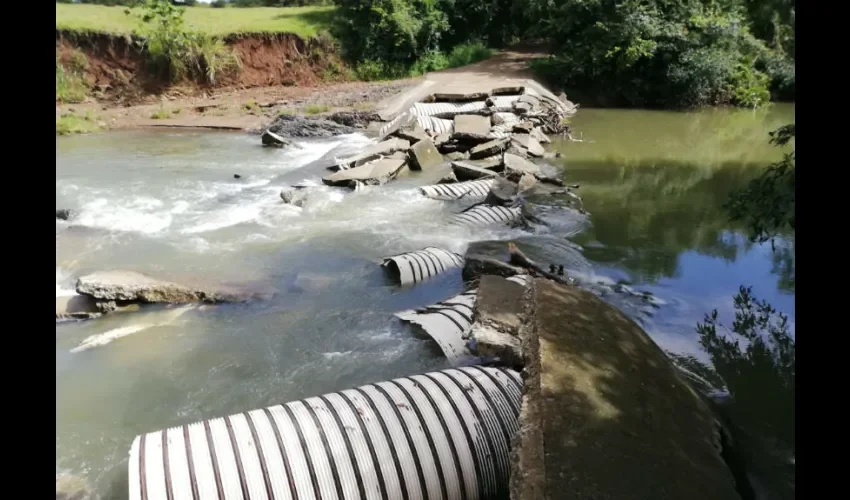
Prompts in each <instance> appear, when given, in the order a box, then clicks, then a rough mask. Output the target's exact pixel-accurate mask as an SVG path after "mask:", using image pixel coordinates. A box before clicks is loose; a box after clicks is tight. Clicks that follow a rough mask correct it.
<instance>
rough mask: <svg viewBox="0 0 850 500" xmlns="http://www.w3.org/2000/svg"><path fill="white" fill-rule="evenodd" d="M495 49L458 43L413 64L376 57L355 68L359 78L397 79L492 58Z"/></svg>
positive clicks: (376, 79) (475, 44) (476, 43)
mask: <svg viewBox="0 0 850 500" xmlns="http://www.w3.org/2000/svg"><path fill="white" fill-rule="evenodd" d="M492 55H493V51H492V50H491V49H488V48H487V47H485V46H484V45H482V44H481V43H480V42H475V43H465V44H461V45H458V46H457V47H455V48H454V49H452V51H451V52H450V53H449V54H448V55H446V54H444V53H442V52H440V51H433V52H429V53H427V54H425V55H424V56H423V57H421V58H419V59H417V60H416V61H414V62H413V63H412V64H404V63H398V62H396V63H391V62H385V61H379V60H375V59H366V60H365V61H362V62H360V63H359V64H357V66H356V67H355V70H354V74H355V76H356V77H357V78H358V79H359V80H365V81H378V80H395V79H399V78H410V77H414V76H420V75H424V74H425V73H428V72H431V71H440V70H441V69H449V68H457V67H459V66H466V65H467V64H473V63H476V62H479V61H483V60H485V59H488V58H490V56H492Z"/></svg>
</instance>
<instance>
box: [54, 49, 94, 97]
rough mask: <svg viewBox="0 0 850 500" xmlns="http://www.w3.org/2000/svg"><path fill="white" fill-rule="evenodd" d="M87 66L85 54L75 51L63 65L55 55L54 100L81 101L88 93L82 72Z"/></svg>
mask: <svg viewBox="0 0 850 500" xmlns="http://www.w3.org/2000/svg"><path fill="white" fill-rule="evenodd" d="M87 66H88V60H87V59H86V56H85V54H83V53H82V52H79V51H76V52H74V53H73V54H72V55H71V57H70V62H69V64H68V66H67V67H66V66H64V65H63V64H62V62H61V61H60V60H59V56H58V55H57V56H56V102H61V103H78V102H83V100H85V98H86V94H87V93H88V85H86V82H85V80H84V79H83V72H84V71H85V69H86V67H87Z"/></svg>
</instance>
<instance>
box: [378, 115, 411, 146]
mask: <svg viewBox="0 0 850 500" xmlns="http://www.w3.org/2000/svg"><path fill="white" fill-rule="evenodd" d="M416 123H417V120H416V116H414V115H413V113H410V112H409V111H406V112H404V113H402V114H400V115H398V116H396V117H395V118H393V119H392V120H390V121H389V122H387V123H381V124H380V126H379V128H378V130H377V131H376V132H375V134H376V135H377V136H378V138H379V140H380V141H381V142H383V141H385V140H387V139H389V136H390V135H392V134H393V133H395V132H396V131H398V130H399V129H401V128H405V127H410V126H412V125H415V124H416Z"/></svg>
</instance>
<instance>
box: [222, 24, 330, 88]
mask: <svg viewBox="0 0 850 500" xmlns="http://www.w3.org/2000/svg"><path fill="white" fill-rule="evenodd" d="M227 43H228V45H230V46H231V47H233V49H234V50H235V51H236V54H237V55H238V56H239V60H240V61H242V69H241V70H240V71H239V74H238V75H237V76H235V77H231V78H228V79H225V80H224V82H223V83H224V85H226V86H241V87H243V88H246V87H266V86H271V85H284V86H298V87H313V86H316V85H318V84H320V83H322V82H323V81H325V80H324V79H323V76H325V73H326V71H327V70H328V69H329V68H330V69H338V68H341V67H342V64H341V62H340V61H339V59H338V58H337V57H336V56H335V55H334V54H333V49H332V47H331V46H329V45H328V44H327V43H326V42H323V41H322V40H320V39H315V38H314V39H310V40H304V39H302V38H300V37H297V36H295V35H288V34H281V35H246V36H242V37H240V38H233V39H228V40H227ZM328 73H329V74H330V73H332V71H329V72H328Z"/></svg>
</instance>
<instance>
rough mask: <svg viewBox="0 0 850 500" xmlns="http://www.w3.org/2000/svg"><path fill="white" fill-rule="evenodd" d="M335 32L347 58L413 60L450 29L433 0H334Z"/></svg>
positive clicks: (435, 48)
mask: <svg viewBox="0 0 850 500" xmlns="http://www.w3.org/2000/svg"><path fill="white" fill-rule="evenodd" d="M335 3H336V5H337V6H338V9H337V18H336V22H335V24H334V28H333V32H334V35H335V36H336V37H337V38H338V39H339V41H340V42H341V46H342V48H343V50H344V55H345V56H346V58H348V59H349V60H353V61H362V60H364V59H371V60H378V61H384V62H386V63H390V64H405V65H410V64H413V63H414V62H415V61H417V60H418V59H420V58H422V57H424V56H425V55H426V54H429V53H432V52H436V51H438V50H439V48H440V40H441V38H442V36H443V34H444V33H445V32H446V31H447V30H448V29H449V24H448V20H447V17H446V15H445V13H443V11H441V10H440V9H439V7H438V3H437V2H436V0H371V1H362V0H335Z"/></svg>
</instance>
